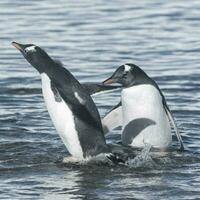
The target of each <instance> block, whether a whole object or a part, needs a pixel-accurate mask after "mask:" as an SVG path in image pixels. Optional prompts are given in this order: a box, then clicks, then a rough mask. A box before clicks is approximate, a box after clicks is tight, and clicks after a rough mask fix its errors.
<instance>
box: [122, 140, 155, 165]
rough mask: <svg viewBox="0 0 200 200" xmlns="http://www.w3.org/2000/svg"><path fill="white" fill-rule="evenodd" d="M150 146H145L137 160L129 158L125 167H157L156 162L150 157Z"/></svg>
mask: <svg viewBox="0 0 200 200" xmlns="http://www.w3.org/2000/svg"><path fill="white" fill-rule="evenodd" d="M151 147H152V146H151V145H150V144H145V146H144V148H143V149H142V151H141V153H140V154H139V155H137V156H136V157H135V158H133V159H132V158H128V160H127V161H126V163H125V165H126V166H128V167H131V168H139V167H148V168H149V167H150V168H151V167H153V166H155V162H154V161H153V160H152V158H151V156H150V150H151Z"/></svg>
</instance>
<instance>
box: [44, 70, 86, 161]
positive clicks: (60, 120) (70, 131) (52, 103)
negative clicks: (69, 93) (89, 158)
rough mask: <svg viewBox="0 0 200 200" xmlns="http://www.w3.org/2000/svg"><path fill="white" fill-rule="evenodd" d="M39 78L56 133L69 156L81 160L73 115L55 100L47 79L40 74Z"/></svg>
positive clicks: (62, 103) (67, 108) (66, 106)
mask: <svg viewBox="0 0 200 200" xmlns="http://www.w3.org/2000/svg"><path fill="white" fill-rule="evenodd" d="M41 78H42V92H43V96H44V100H45V104H46V107H47V110H48V112H49V115H50V117H51V120H52V121H53V124H54V126H55V128H56V130H57V132H58V133H59V135H60V137H61V139H62V141H63V142H64V144H65V146H66V147H67V149H68V151H69V152H70V154H71V155H72V156H74V157H77V158H80V159H82V158H83V152H82V148H81V145H80V142H79V138H78V133H77V131H76V128H75V123H74V116H73V113H72V112H71V110H70V109H69V107H68V105H67V104H66V103H65V102H64V100H63V99H62V101H61V102H58V101H56V100H55V97H54V93H53V91H52V89H51V82H50V79H49V77H48V76H47V75H46V74H45V73H42V74H41Z"/></svg>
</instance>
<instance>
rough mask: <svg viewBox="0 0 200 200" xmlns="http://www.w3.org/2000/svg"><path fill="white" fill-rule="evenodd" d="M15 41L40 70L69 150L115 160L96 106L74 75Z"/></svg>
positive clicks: (80, 157)
mask: <svg viewBox="0 0 200 200" xmlns="http://www.w3.org/2000/svg"><path fill="white" fill-rule="evenodd" d="M12 44H13V46H15V47H16V48H17V49H18V50H19V51H20V52H21V53H22V55H23V56H24V57H25V58H26V60H27V61H28V62H29V63H30V64H31V65H32V66H33V67H34V68H35V69H36V70H37V71H38V72H39V73H40V75H41V79H42V92H43V96H44V100H45V103H46V106H47V110H48V112H49V115H50V117H51V119H52V121H53V124H54V126H55V128H56V130H57V132H58V133H59V135H60V137H61V139H62V141H63V142H64V144H65V146H66V147H67V149H68V151H69V153H70V154H71V155H72V156H73V157H75V158H76V159H78V160H84V159H86V158H89V157H93V156H97V155H99V154H105V156H106V157H108V158H109V159H111V160H113V159H115V157H114V155H113V154H111V153H110V150H109V148H108V146H107V145H106V142H105V138H104V134H103V130H102V125H101V120H100V116H99V113H98V111H97V108H96V106H95V104H94V102H93V100H92V98H91V97H90V95H89V94H88V93H87V92H86V90H85V89H84V88H83V87H82V86H81V84H80V83H79V82H78V81H77V80H76V79H75V78H74V76H73V75H72V74H71V73H70V72H69V71H68V70H67V69H65V68H64V67H63V66H62V64H61V63H60V62H57V61H55V60H53V59H52V58H51V57H50V56H49V55H48V54H47V53H46V52H45V51H44V50H43V49H41V48H40V47H38V46H36V45H34V44H25V45H23V44H19V43H16V42H12ZM114 162H115V161H114Z"/></svg>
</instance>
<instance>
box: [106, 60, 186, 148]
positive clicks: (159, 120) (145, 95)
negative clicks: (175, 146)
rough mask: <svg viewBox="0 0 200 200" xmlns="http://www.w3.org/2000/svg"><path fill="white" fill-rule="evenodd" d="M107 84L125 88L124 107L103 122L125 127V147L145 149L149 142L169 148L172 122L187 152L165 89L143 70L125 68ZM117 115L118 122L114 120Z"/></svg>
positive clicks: (118, 71) (129, 66) (126, 66)
mask: <svg viewBox="0 0 200 200" xmlns="http://www.w3.org/2000/svg"><path fill="white" fill-rule="evenodd" d="M103 83H104V84H105V85H107V84H112V83H120V84H121V85H122V86H123V89H122V93H121V104H119V105H118V106H117V107H116V108H115V109H114V110H112V111H111V112H110V113H109V114H108V116H106V117H105V118H104V119H103V122H104V124H108V125H110V124H111V123H110V121H112V124H114V126H113V127H117V123H118V125H121V124H122V143H123V144H125V145H130V146H133V147H143V146H144V144H145V143H148V144H151V145H152V146H153V147H155V148H159V149H165V148H167V147H168V146H169V145H170V144H171V142H172V134H171V126H170V121H171V123H172V125H173V127H174V129H175V133H176V136H177V138H178V140H179V142H180V146H181V150H183V149H184V146H183V142H182V139H181V135H180V134H179V132H178V129H177V126H176V124H175V121H174V119H173V116H172V113H171V112H170V110H169V107H168V106H167V103H166V100H165V98H164V96H163V94H162V92H161V90H160V89H159V87H158V85H157V84H156V82H155V81H154V80H152V79H151V78H150V77H149V76H148V75H147V74H146V73H145V72H144V71H143V70H142V69H140V68H139V67H138V66H136V65H134V64H125V65H122V66H120V67H119V68H118V69H117V70H116V71H115V72H114V74H113V75H112V76H111V77H110V78H108V79H107V80H105V81H104V82H103ZM115 112H116V113H115ZM120 112H122V114H120ZM114 116H115V117H116V119H114V120H112V119H111V118H113V117H114ZM116 120H117V122H116V123H114V121H116ZM111 128H112V127H111Z"/></svg>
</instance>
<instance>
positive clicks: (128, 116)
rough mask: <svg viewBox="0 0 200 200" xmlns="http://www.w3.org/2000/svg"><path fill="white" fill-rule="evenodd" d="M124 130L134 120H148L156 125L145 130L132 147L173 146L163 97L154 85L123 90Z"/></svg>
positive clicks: (135, 139)
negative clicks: (146, 145)
mask: <svg viewBox="0 0 200 200" xmlns="http://www.w3.org/2000/svg"><path fill="white" fill-rule="evenodd" d="M121 98H122V116H123V130H124V128H125V127H126V125H127V124H128V123H129V122H131V121H132V120H135V119H139V118H147V119H150V120H153V121H154V122H155V123H156V124H153V125H150V126H147V127H146V128H144V129H143V130H142V131H141V132H140V133H139V134H138V135H137V136H136V137H135V138H134V139H133V141H132V143H131V146H134V147H143V146H144V144H145V143H148V144H151V145H152V146H153V147H156V148H166V147H168V146H169V145H170V144H171V141H172V135H171V127H170V123H169V120H168V118H167V115H166V113H165V110H164V107H163V103H162V97H161V95H160V93H159V91H158V90H157V89H156V88H155V87H154V86H152V85H138V86H133V87H130V88H125V89H123V90H122V95H121ZM122 134H123V132H122Z"/></svg>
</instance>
